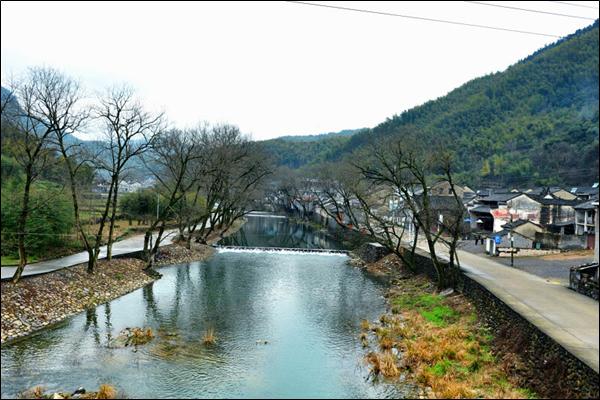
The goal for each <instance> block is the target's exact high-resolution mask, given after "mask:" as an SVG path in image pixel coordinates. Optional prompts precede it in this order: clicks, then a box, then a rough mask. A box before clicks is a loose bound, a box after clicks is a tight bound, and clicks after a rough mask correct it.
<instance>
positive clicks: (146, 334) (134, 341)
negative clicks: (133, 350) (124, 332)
mask: <svg viewBox="0 0 600 400" xmlns="http://www.w3.org/2000/svg"><path fill="white" fill-rule="evenodd" d="M152 339H154V332H152V328H146V329H143V328H133V329H132V330H131V336H130V337H129V339H128V342H127V343H128V345H134V346H140V345H143V344H146V343H148V342H149V341H151V340H152Z"/></svg>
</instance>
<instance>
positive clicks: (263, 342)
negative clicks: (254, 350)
mask: <svg viewBox="0 0 600 400" xmlns="http://www.w3.org/2000/svg"><path fill="white" fill-rule="evenodd" d="M256 344H269V342H268V341H267V340H263V339H260V340H257V341H256Z"/></svg>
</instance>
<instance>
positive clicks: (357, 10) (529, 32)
mask: <svg viewBox="0 0 600 400" xmlns="http://www.w3.org/2000/svg"><path fill="white" fill-rule="evenodd" d="M287 3H293V4H300V5H305V6H315V7H324V8H333V9H336V10H343V11H355V12H362V13H367V14H377V15H386V16H389V17H400V18H409V19H416V20H420V21H429V22H441V23H444V24H451V25H461V26H468V27H471V28H482V29H492V30H496V31H505V32H513V33H523V34H526V35H536V36H546V37H552V38H557V39H560V38H562V36H559V35H553V34H549V33H541V32H531V31H522V30H518V29H510V28H503V27H498V26H490V25H479V24H471V23H467V22H458V21H449V20H445V19H436V18H427V17H419V16H415V15H405V14H396V13H390V12H384V11H374V10H366V9H362V8H350V7H341V6H333V5H329V4H318V3H309V2H306V1H287Z"/></svg>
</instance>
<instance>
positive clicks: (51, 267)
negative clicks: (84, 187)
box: [0, 230, 176, 280]
mask: <svg viewBox="0 0 600 400" xmlns="http://www.w3.org/2000/svg"><path fill="white" fill-rule="evenodd" d="M175 232H176V231H175V230H170V231H165V233H164V235H163V239H162V241H161V242H162V243H161V246H166V245H168V244H171V242H172V240H173V237H174V233H175ZM154 238H156V235H154V236H153V240H154ZM143 249H144V235H136V236H132V237H130V238H129V239H124V240H121V241H118V242H115V243H114V244H113V250H112V253H113V256H118V255H123V254H129V253H135V252H138V251H140V250H143ZM98 258H99V259H102V258H106V246H102V247H101V248H100V255H99V256H98ZM87 260H88V253H87V252H86V251H83V252H81V253H76V254H72V255H70V256H66V257H61V258H56V259H54V260H48V261H41V262H38V263H33V264H27V265H26V266H25V269H24V270H23V275H22V277H26V276H31V275H39V274H45V273H47V272H52V271H56V270H58V269H62V268H66V267H72V266H74V265H78V264H81V263H85V262H87ZM16 269H17V267H2V268H1V269H0V271H1V272H2V280H6V279H11V278H12V276H13V275H14V273H15V270H16Z"/></svg>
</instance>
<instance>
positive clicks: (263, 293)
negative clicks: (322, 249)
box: [1, 217, 403, 398]
mask: <svg viewBox="0 0 600 400" xmlns="http://www.w3.org/2000/svg"><path fill="white" fill-rule="evenodd" d="M254 218H255V217H253V219H254ZM263 220H266V221H256V222H255V223H254V224H253V225H251V226H250V227H249V228H251V229H248V230H247V231H246V232H245V233H244V235H245V237H246V240H248V243H252V241H251V238H252V240H257V238H258V237H260V236H261V235H262V234H261V232H260V231H259V230H255V228H254V227H256V226H260V227H262V228H261V229H264V230H265V232H267V233H268V232H272V229H273V230H275V231H276V232H277V235H286V234H287V232H289V231H290V229H291V230H292V231H293V232H297V231H302V230H303V229H304V228H303V229H300V228H297V227H290V226H289V225H290V224H289V223H287V225H286V224H284V225H283V226H284V228H283V230H282V229H280V228H282V227H281V226H279V224H275V225H274V224H273V223H274V222H277V220H275V219H273V218H271V219H266V218H263ZM274 226H275V228H273V227H274ZM253 232H254V233H253ZM281 232H285V233H284V234H282V233H281ZM305 232H306V231H305ZM262 236H264V237H266V238H267V240H271V242H270V244H272V243H274V242H275V238H270V237H269V235H267V234H265V235H262ZM305 236H306V233H305ZM278 240H279V242H280V243H281V242H283V243H285V239H284V238H279V239H278ZM309 242H311V243H314V241H312V239H308V241H305V242H304V243H309ZM296 243H299V242H296ZM256 245H266V244H265V243H256ZM345 261H346V259H345V258H344V257H327V256H320V255H316V254H293V255H289V254H288V255H282V254H271V253H219V254H216V255H215V256H214V257H213V258H211V259H210V260H209V261H207V262H204V263H200V262H196V263H190V264H182V265H175V266H170V267H165V268H163V269H161V273H162V274H163V278H162V279H160V280H159V281H156V282H154V283H153V284H150V285H147V286H145V287H144V288H142V289H139V290H136V291H134V292H132V293H130V294H128V295H126V296H123V297H121V298H119V299H117V300H114V301H112V302H110V303H108V304H105V305H102V306H99V307H97V308H95V309H91V310H88V311H86V312H84V313H82V314H79V315H77V316H75V317H73V318H71V319H69V320H68V321H67V322H66V323H64V324H62V325H61V326H58V327H55V328H52V329H48V330H45V331H43V332H40V334H38V335H35V336H32V337H30V338H28V339H26V340H24V341H21V342H17V343H14V344H10V345H8V346H5V347H3V348H2V382H1V388H2V397H3V398H4V397H15V396H16V395H17V394H18V392H19V391H21V390H23V389H25V388H28V387H32V386H35V385H43V386H46V387H47V388H48V389H50V390H74V389H75V388H77V387H79V386H84V387H86V388H96V387H98V385H99V384H101V383H110V384H112V385H114V386H116V387H118V388H119V389H122V390H123V391H124V392H125V393H126V395H127V396H129V397H136V398H140V397H150V398H152V397H191V398H193V397H196V398H197V397H209V398H210V397H230V398H231V397H238V398H239V397H246V398H247V397H253V398H272V397H333V398H348V397H401V396H402V395H403V391H402V388H398V387H396V386H394V385H390V384H380V385H373V384H372V383H370V382H367V381H366V377H367V375H368V371H367V369H366V366H365V365H364V364H363V363H362V361H361V360H362V356H363V350H362V348H361V346H360V344H359V343H358V341H357V339H356V337H357V335H358V333H359V327H358V326H357V325H358V322H359V321H360V319H362V318H368V319H375V318H377V317H378V315H379V314H380V313H381V312H382V311H383V309H384V301H383V299H382V298H381V294H382V287H381V286H380V285H379V284H378V283H376V282H374V281H372V280H371V279H369V278H368V277H366V276H365V275H363V274H362V273H361V272H360V271H359V270H356V269H354V268H350V267H348V266H347V265H345ZM132 326H140V327H146V326H150V327H152V329H153V330H154V332H155V333H156V338H155V340H154V341H152V342H151V343H149V344H148V345H146V346H143V347H140V348H139V350H138V351H137V352H133V351H132V350H131V349H130V348H124V349H112V348H108V343H109V341H110V340H111V338H112V337H113V336H114V335H116V333H115V332H117V333H118V332H120V331H121V330H122V329H124V328H125V327H132ZM209 327H212V328H214V329H215V332H216V335H217V338H218V340H217V343H216V345H215V346H212V347H206V346H204V345H203V344H202V341H201V337H202V334H203V333H204V331H205V330H206V329H207V328H209ZM257 341H262V342H260V343H258V342H257ZM264 341H266V342H267V344H264Z"/></svg>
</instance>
